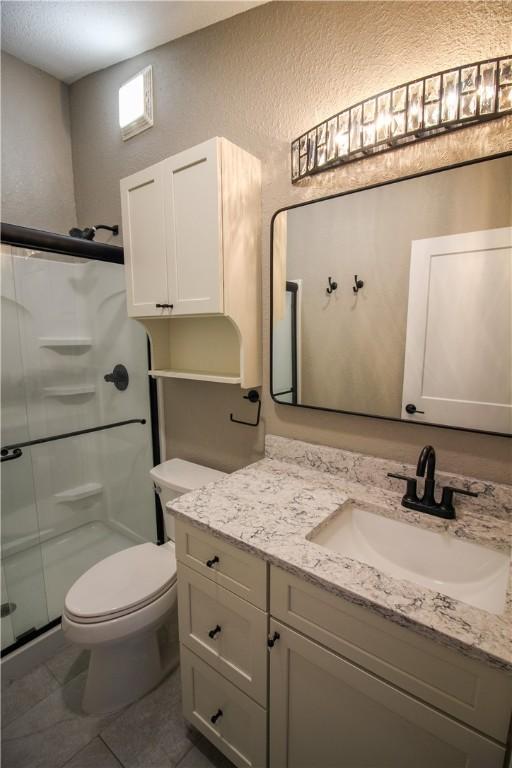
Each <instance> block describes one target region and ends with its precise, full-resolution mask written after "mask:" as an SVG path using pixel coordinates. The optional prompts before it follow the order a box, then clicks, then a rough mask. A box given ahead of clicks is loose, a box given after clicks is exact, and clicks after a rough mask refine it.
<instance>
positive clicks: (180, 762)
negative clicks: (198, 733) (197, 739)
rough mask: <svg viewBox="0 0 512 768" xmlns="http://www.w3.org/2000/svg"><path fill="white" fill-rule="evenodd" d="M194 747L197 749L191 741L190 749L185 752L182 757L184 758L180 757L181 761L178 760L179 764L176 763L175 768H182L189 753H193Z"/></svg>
mask: <svg viewBox="0 0 512 768" xmlns="http://www.w3.org/2000/svg"><path fill="white" fill-rule="evenodd" d="M189 741H190V739H189ZM194 747H195V744H194V742H193V741H190V748H189V749H187V751H186V752H185V754H184V755H182V756H181V757H180V759H179V760H178V762H177V763H176V765H175V766H174V768H180V765H181V764H182V762H183V761H184V759H185V758H186V756H187V755H188V753H189V752H191V751H192V750H193V749H194Z"/></svg>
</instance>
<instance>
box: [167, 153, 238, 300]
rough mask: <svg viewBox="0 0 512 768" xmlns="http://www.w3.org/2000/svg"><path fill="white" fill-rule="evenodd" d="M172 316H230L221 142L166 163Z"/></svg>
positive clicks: (180, 155)
mask: <svg viewBox="0 0 512 768" xmlns="http://www.w3.org/2000/svg"><path fill="white" fill-rule="evenodd" d="M163 165H164V176H165V195H164V198H165V202H166V206H167V226H168V242H167V247H168V251H167V256H168V288H169V299H170V303H171V304H172V305H173V309H172V311H171V313H172V315H196V314H214V313H220V312H223V311H224V299H223V256H222V217H221V142H220V140H219V139H211V140H210V141H206V142H204V144H199V145H198V146H197V147H193V148H192V149H188V150H186V151H185V152H181V153H180V154H179V155H174V156H173V157H170V158H169V159H168V160H165V161H164V163H163Z"/></svg>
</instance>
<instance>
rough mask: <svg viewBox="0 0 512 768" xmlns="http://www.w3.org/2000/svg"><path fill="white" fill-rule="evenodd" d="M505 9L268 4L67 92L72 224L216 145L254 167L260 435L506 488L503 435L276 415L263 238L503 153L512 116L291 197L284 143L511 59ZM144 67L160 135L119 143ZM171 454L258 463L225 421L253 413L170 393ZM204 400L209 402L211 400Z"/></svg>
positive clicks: (183, 392)
mask: <svg viewBox="0 0 512 768" xmlns="http://www.w3.org/2000/svg"><path fill="white" fill-rule="evenodd" d="M511 22H512V6H511V4H510V3H502V2H493V3H477V2H446V3H445V2H437V3H431V2H399V3H394V2H382V3H366V2H348V3H345V2H339V3H338V2H330V3H321V2H314V3H308V2H301V3H288V2H285V3H271V4H268V5H263V6H260V7H258V8H256V9H254V10H251V11H249V12H247V13H244V14H241V15H239V16H236V17H233V18H231V19H229V20H226V21H224V22H221V23H219V24H216V25H214V26H212V27H209V28H207V29H204V30H201V31H199V32H197V33H194V34H192V35H189V36H187V37H183V38H181V39H179V40H175V41H173V42H172V43H169V44H167V45H164V46H161V47H160V48H157V49H155V50H154V51H149V52H147V53H145V54H143V55H141V56H138V57H136V58H135V59H132V60H130V61H125V62H122V63H120V64H118V65H116V66H114V67H110V68H109V69H106V70H103V71H102V72H98V73H96V74H94V75H90V76H89V77H86V78H84V79H83V80H80V81H79V82H77V83H75V84H74V85H72V86H71V91H70V94H71V120H72V137H73V159H74V171H75V182H76V199H77V209H78V216H79V220H80V221H92V220H93V219H97V218H99V217H100V218H103V219H108V220H109V221H114V220H119V219H120V201H119V179H120V178H122V177H123V176H126V175H128V174H130V173H133V172H134V171H136V170H139V169H141V168H144V167H145V166H147V165H149V164H150V163H154V162H156V161H158V160H160V159H162V158H164V157H166V156H167V155H170V154H172V153H174V152H179V151H180V150H183V149H185V148H186V147H189V146H191V145H193V144H196V143H198V142H200V141H203V140H205V139H207V138H209V137H211V136H214V135H219V136H226V137H227V138H228V139H230V140H231V141H233V142H235V143H237V144H240V145H241V146H242V147H244V148H245V149H247V150H248V151H249V152H251V153H253V154H254V155H256V156H257V157H259V158H261V160H262V164H263V197H262V224H263V243H264V247H263V302H264V305H263V309H264V319H263V322H264V360H265V371H264V387H263V398H264V409H263V417H264V424H263V426H262V429H265V430H266V431H267V432H273V433H277V434H281V435H287V436H292V437H298V438H301V439H304V440H310V441H313V442H319V443H325V444H328V445H336V446H342V447H345V448H349V449H354V450H361V451H365V452H368V453H374V454H376V455H379V456H388V457H390V458H396V459H405V460H409V461H414V460H415V458H416V456H417V454H418V450H419V448H420V446H421V445H423V444H424V443H426V442H432V443H433V444H434V445H435V446H436V448H437V449H438V452H439V459H440V460H439V463H440V465H441V466H442V467H443V468H444V469H446V470H454V471H464V472H467V473H473V474H476V475H480V476H482V477H486V478H495V479H504V478H505V477H508V476H509V471H510V460H511V454H510V448H509V446H510V443H509V442H508V441H507V440H506V439H505V438H496V437H489V436H485V435H473V434H469V433H464V432H456V431H452V430H445V429H432V428H426V427H419V426H416V425H410V424H395V423H392V422H386V421H378V420H375V419H365V418H361V417H352V416H344V415H336V414H335V415H333V414H331V413H322V412H319V411H312V410H306V409H296V408H291V407H288V406H284V405H280V406H279V405H276V404H274V403H273V402H272V400H271V399H270V397H269V394H268V371H269V360H268V344H269V342H268V325H269V296H268V292H269V291H268V276H269V269H268V265H269V250H270V249H269V241H270V219H271V216H272V213H273V212H274V211H275V210H276V209H277V208H281V207H284V206H287V205H290V204H293V203H296V202H300V201H301V200H306V199H311V198H315V197H319V196H321V195H326V194H330V193H334V192H337V191H341V190H346V189H350V188H354V187H356V186H362V185H365V184H369V183H371V182H375V181H380V180H383V179H386V178H396V177H399V176H402V175H405V174H408V173H414V172H416V171H418V170H422V169H426V168H429V167H430V168H432V167H436V166H439V165H443V164H448V163H452V162H457V161H460V160H464V159H467V158H470V157H478V156H482V155H485V154H490V153H493V152H497V151H501V150H505V149H509V148H510V147H511V145H512V119H511V118H504V119H502V120H500V121H499V122H495V123H490V124H488V125H485V126H482V127H478V128H467V129H465V130H464V131H462V132H459V133H453V134H450V135H446V136H442V137H439V138H435V139H432V140H431V141H428V142H424V143H422V144H419V145H417V146H415V147H409V148H406V149H402V150H399V151H396V152H391V153H387V154H385V155H381V156H377V157H374V158H371V159H367V160H364V161H361V162H356V163H352V164H350V165H348V166H347V167H346V168H343V169H339V170H337V171H335V172H332V173H328V174H322V175H320V176H317V177H315V178H314V179H313V180H311V181H309V182H304V183H303V184H302V186H292V185H291V184H290V180H289V178H290V169H289V157H290V151H289V149H290V141H291V139H293V138H295V137H296V136H298V135H299V134H300V133H302V132H303V131H304V130H305V129H307V128H308V127H309V126H311V125H314V124H316V123H317V122H319V121H320V120H321V119H322V118H325V117H327V116H328V115H330V114H332V112H333V111H336V110H338V109H341V108H342V107H344V106H347V105H350V104H352V103H354V102H356V101H358V100H360V99H363V98H365V97H367V96H370V95H372V94H373V93H375V92H377V91H379V90H383V89H385V88H387V87H390V86H392V85H394V84H396V83H400V82H403V81H407V80H410V79H413V78H415V77H417V76H421V75H425V74H428V72H434V71H436V70H438V69H442V68H444V67H449V66H451V65H454V64H458V63H464V62H469V61H472V60H477V59H480V58H482V59H483V58H486V57H489V56H495V55H500V54H505V53H508V52H509V50H510V48H511V47H512V46H511V39H510V24H511ZM147 64H152V65H153V78H154V88H155V126H154V127H153V128H151V129H150V130H148V131H146V132H144V133H143V134H141V135H140V136H137V137H136V138H134V139H131V140H130V141H127V142H122V141H121V138H120V135H119V126H118V121H117V89H118V87H119V85H120V84H121V83H122V82H124V81H125V80H126V79H127V78H128V77H129V76H130V75H132V74H133V73H134V72H137V71H138V70H139V69H141V68H142V67H143V66H145V65H147ZM165 394H166V401H167V403H168V406H169V407H168V411H167V429H168V445H169V453H170V454H171V455H182V456H183V457H185V458H186V457H191V458H196V459H197V460H201V461H204V462H205V463H208V464H211V465H212V466H215V467H219V468H223V467H226V468H232V467H234V466H236V465H242V464H243V463H245V462H246V461H247V460H248V459H250V458H253V457H254V456H256V455H258V454H259V452H260V450H261V447H262V436H261V430H260V432H258V431H257V430H254V429H250V428H249V427H242V426H238V425H235V424H231V423H230V422H229V412H230V411H235V412H239V411H240V409H241V408H248V405H247V403H246V402H245V401H242V399H241V392H240V390H237V389H236V388H235V387H233V388H232V389H229V388H226V387H223V386H222V385H218V384H199V383H192V382H191V383H183V382H166V383H165ZM212 400H213V401H214V402H212Z"/></svg>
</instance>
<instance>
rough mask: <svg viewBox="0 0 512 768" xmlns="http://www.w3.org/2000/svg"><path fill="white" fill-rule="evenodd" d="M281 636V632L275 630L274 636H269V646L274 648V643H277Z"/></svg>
mask: <svg viewBox="0 0 512 768" xmlns="http://www.w3.org/2000/svg"><path fill="white" fill-rule="evenodd" d="M280 637H281V635H280V634H279V632H274V634H273V635H272V637H269V638H268V640H267V645H268V647H269V648H273V647H274V645H275V644H276V641H277V640H279V638H280Z"/></svg>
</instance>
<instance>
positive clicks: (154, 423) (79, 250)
mask: <svg viewBox="0 0 512 768" xmlns="http://www.w3.org/2000/svg"><path fill="white" fill-rule="evenodd" d="M0 241H1V243H2V244H4V245H10V246H13V247H16V248H28V249H31V250H34V251H43V252H47V253H58V254H60V255H63V256H75V257H78V258H82V259H83V258H85V259H90V260H92V261H106V262H107V263H109V264H121V265H122V264H124V249H123V248H122V247H121V246H119V245H110V244H109V243H96V242H94V241H93V240H81V239H80V238H77V237H68V235H60V234H58V233H56V232H47V231H46V230H42V229H33V228H31V227H22V226H19V225H17V224H7V223H4V222H2V223H1V224H0ZM127 318H128V315H127ZM147 350H148V370H150V369H151V347H150V343H149V339H148V340H147ZM148 381H149V412H150V419H151V445H152V452H153V464H154V465H157V464H160V461H161V455H160V429H159V418H158V392H157V384H156V381H155V379H154V378H153V377H151V376H148ZM154 500H155V515H156V543H157V544H163V543H164V542H165V528H164V516H163V510H162V505H161V503H160V498H159V496H158V494H157V493H154ZM61 618H62V617H60V616H59V617H57V618H56V619H52V621H50V622H48V623H47V624H45V625H44V626H42V627H39V628H37V629H34V630H29V631H28V632H26V633H24V634H23V635H22V636H21V637H19V638H18V639H17V640H16V641H15V642H14V643H11V645H9V646H7V648H3V649H2V651H1V653H0V657H1V658H4V656H7V655H8V654H10V653H12V652H13V651H16V650H17V649H18V648H21V647H22V646H23V645H26V644H27V643H29V642H31V641H32V640H34V639H35V638H36V637H40V636H41V635H43V634H44V633H45V632H48V630H50V629H53V628H54V627H57V626H59V624H60V623H61Z"/></svg>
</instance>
